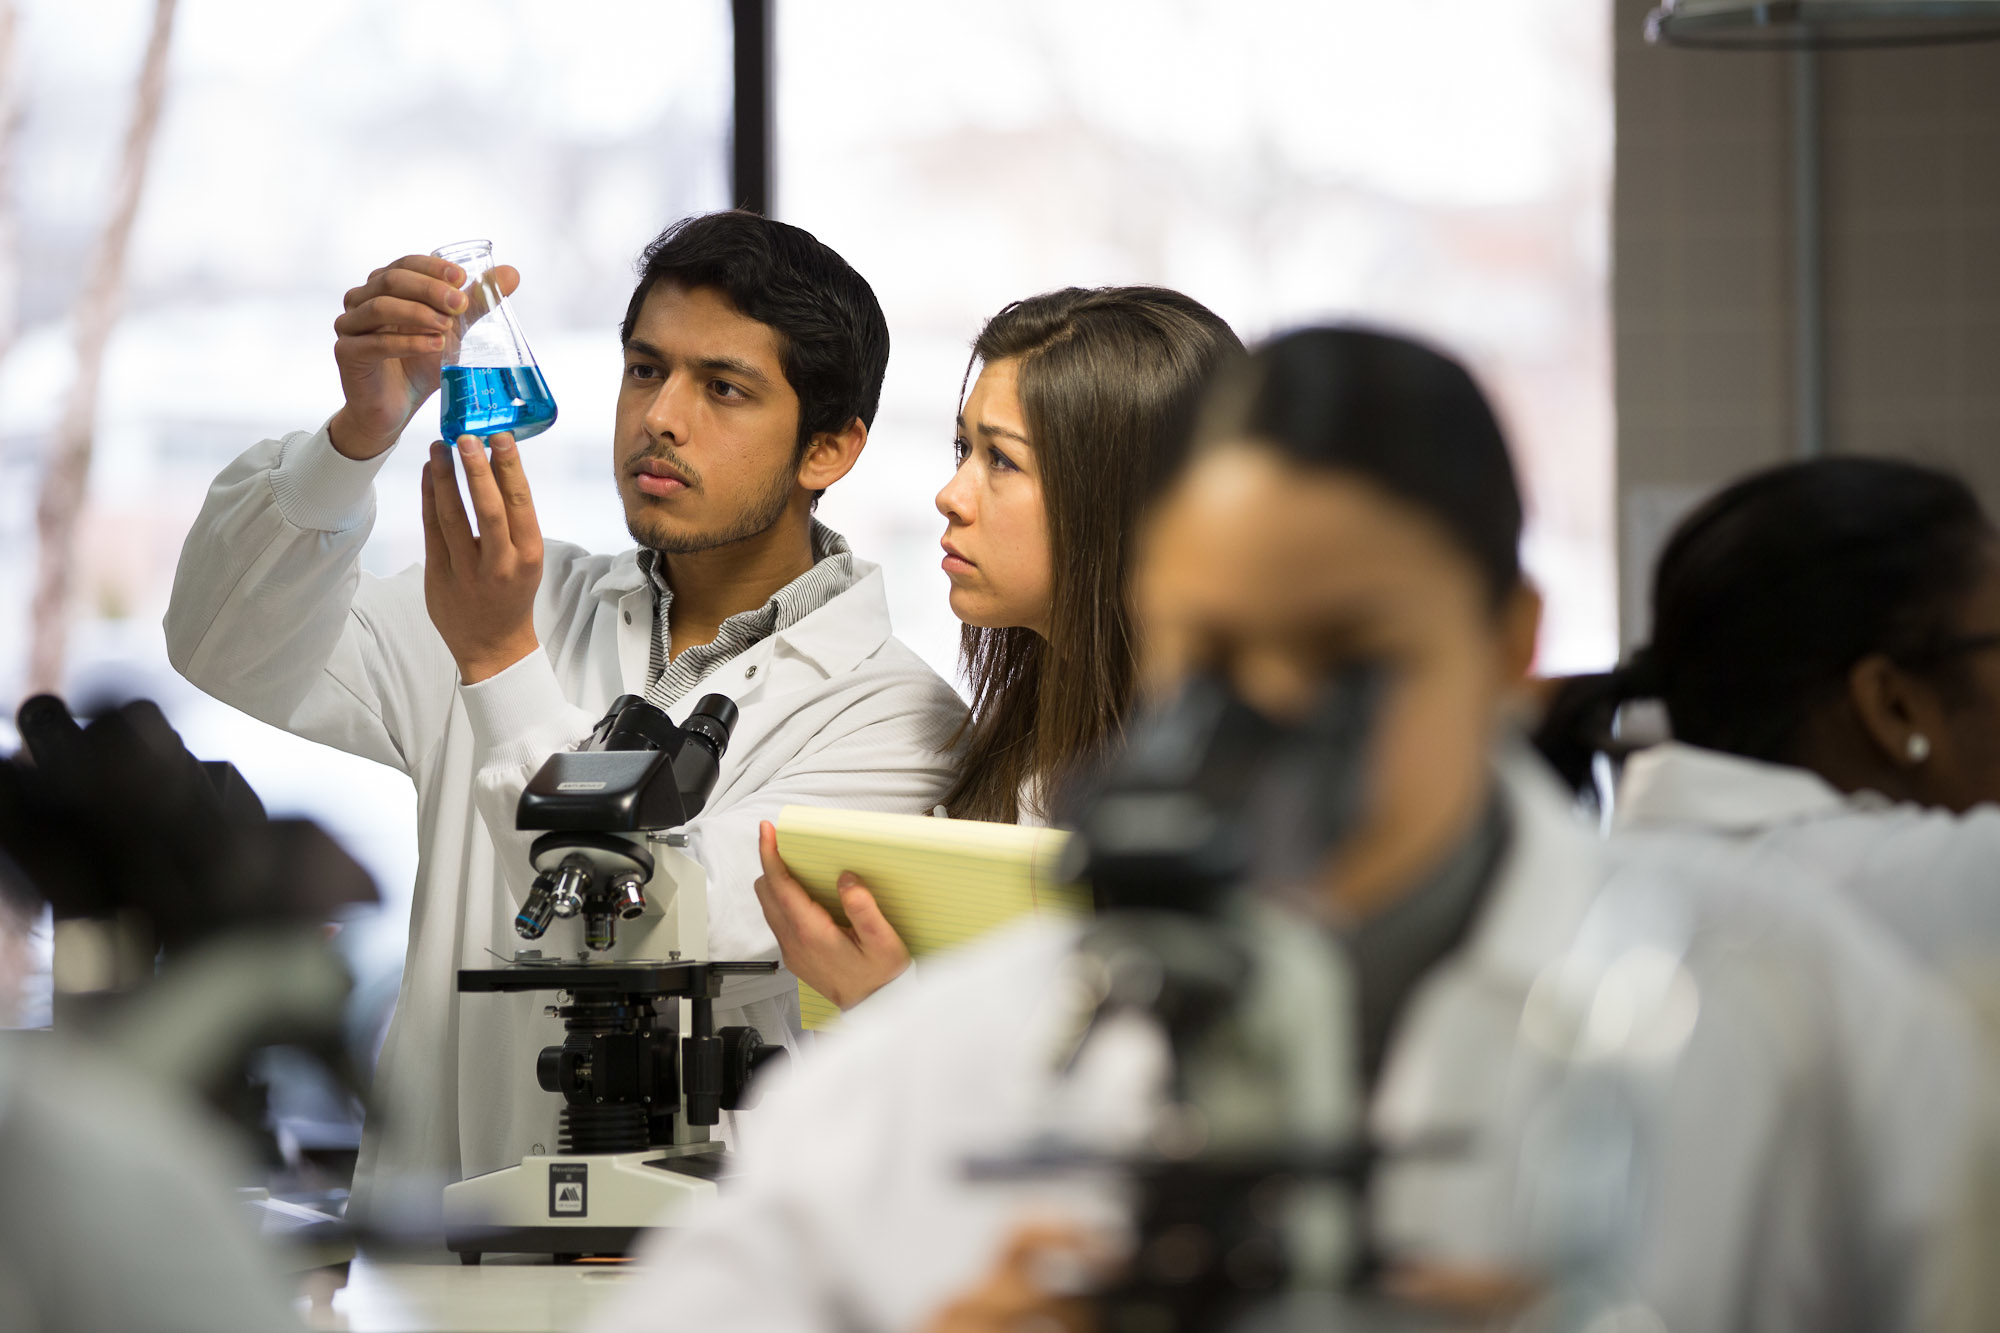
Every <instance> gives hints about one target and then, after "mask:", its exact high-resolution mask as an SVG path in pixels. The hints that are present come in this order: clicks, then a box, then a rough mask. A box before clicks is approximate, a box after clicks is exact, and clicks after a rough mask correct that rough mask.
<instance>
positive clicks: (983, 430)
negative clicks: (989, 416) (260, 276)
mask: <svg viewBox="0 0 2000 1333" xmlns="http://www.w3.org/2000/svg"><path fill="white" fill-rule="evenodd" d="M959 424H960V425H963V424H964V419H963V418H960V421H959ZM978 430H979V433H980V434H981V435H998V436H1000V437H1001V438H1003V439H1008V440H1019V441H1020V442H1021V443H1022V444H1027V443H1028V437H1027V436H1025V435H1023V434H1021V432H1020V431H1018V430H1008V429H1007V428H1006V427H1005V426H996V425H994V424H993V423H991V422H989V421H982V422H980V423H979V427H978Z"/></svg>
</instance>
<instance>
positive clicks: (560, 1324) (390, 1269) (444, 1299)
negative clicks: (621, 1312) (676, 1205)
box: [302, 1255, 632, 1333]
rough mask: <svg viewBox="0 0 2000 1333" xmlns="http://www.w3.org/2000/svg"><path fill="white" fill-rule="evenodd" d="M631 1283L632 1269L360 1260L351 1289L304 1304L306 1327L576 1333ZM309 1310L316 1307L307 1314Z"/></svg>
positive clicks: (523, 1259) (519, 1259)
mask: <svg viewBox="0 0 2000 1333" xmlns="http://www.w3.org/2000/svg"><path fill="white" fill-rule="evenodd" d="M631 1280H632V1274H631V1271H630V1265H629V1264H598V1263H575V1264H555V1263H551V1262H550V1261H549V1260H548V1259H546V1258H532V1257H528V1256H498V1255H489V1256H487V1258H486V1261H485V1262H484V1263H482V1264H480V1265H478V1266H477V1267H473V1266H469V1265H465V1264H461V1263H460V1262H459V1261H458V1258H457V1256H455V1255H450V1256H441V1257H440V1258H439V1259H438V1260H437V1261H436V1262H430V1261H427V1260H418V1261H411V1260H406V1259H398V1260H395V1261H384V1260H371V1259H369V1258H367V1257H365V1256H364V1257H362V1258H358V1259H356V1260H355V1261H354V1263H353V1265H352V1267H351V1268H349V1270H348V1274H347V1285H346V1286H344V1287H342V1288H340V1289H339V1290H337V1291H335V1292H333V1294H332V1299H331V1300H330V1301H326V1300H323V1299H320V1298H318V1297H315V1298H314V1299H311V1300H308V1301H302V1311H303V1313H304V1317H305V1322H306V1327H307V1328H311V1329H328V1330H334V1329H338V1330H346V1331H347V1333H570V1330H575V1329H581V1328H584V1327H586V1326H587V1325H588V1324H589V1323H590V1322H591V1320H592V1319H593V1318H595V1317H596V1316H598V1315H600V1314H602V1313H603V1312H604V1311H605V1310H606V1309H607V1308H608V1307H609V1306H610V1305H611V1303H612V1302H613V1301H615V1300H617V1299H618V1296H619V1293H620V1292H621V1291H623V1290H624V1288H625V1286H626V1284H627V1283H629V1282H630V1281H631ZM306 1306H310V1308H305V1307H306Z"/></svg>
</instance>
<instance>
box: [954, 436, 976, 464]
mask: <svg viewBox="0 0 2000 1333" xmlns="http://www.w3.org/2000/svg"><path fill="white" fill-rule="evenodd" d="M971 454H972V443H971V441H969V440H967V439H966V438H965V437H964V436H963V435H961V436H959V437H958V438H957V439H955V440H953V441H952V442H951V461H952V462H953V463H954V464H956V465H957V466H959V467H964V466H965V460H966V459H967V458H968V457H970V456H971Z"/></svg>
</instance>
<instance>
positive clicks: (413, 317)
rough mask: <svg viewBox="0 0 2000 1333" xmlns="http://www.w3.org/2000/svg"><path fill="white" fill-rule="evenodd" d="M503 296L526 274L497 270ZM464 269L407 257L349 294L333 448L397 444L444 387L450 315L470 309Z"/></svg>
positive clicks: (340, 329)
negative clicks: (442, 361) (341, 397)
mask: <svg viewBox="0 0 2000 1333" xmlns="http://www.w3.org/2000/svg"><path fill="white" fill-rule="evenodd" d="M493 278H494V281H495V282H496V283H498V284H499V287H500V291H501V294H502V295H509V296H511V295H512V294H513V292H514V289H515V288H516V287H518V286H520V283H521V275H520V274H519V273H517V272H516V271H515V270H514V269H512V268H509V267H507V266H505V265H502V266H501V267H499V268H496V269H494V270H493ZM464 281H465V270H464V269H462V268H460V267H459V266H458V265H456V264H454V263H451V262H450V261H449V260H444V259H439V258H438V257H437V256H435V255H405V256H403V258H401V259H398V260H397V261H396V262H395V263H393V264H390V265H388V266H387V267H384V268H378V269H376V270H375V271H374V272H373V273H370V274H369V275H368V281H366V282H364V283H362V284H361V285H360V286H359V287H356V288H354V289H353V290H352V291H350V292H348V293H347V296H346V297H345V305H346V307H347V308H346V309H345V310H343V311H342V312H341V314H340V317H339V318H337V319H335V320H334V321H333V332H334V335H335V336H334V343H333V360H334V364H335V365H336V366H338V367H339V368H340V388H341V392H342V393H343V394H344V395H345V398H346V401H345V402H344V403H343V404H342V405H341V408H340V410H339V411H338V412H336V413H334V415H333V421H332V423H331V425H330V427H329V433H330V435H331V436H332V439H333V447H334V448H335V449H337V450H339V451H340V452H341V453H343V454H345V455H347V456H348V457H349V458H355V459H361V458H373V457H375V456H376V455H377V454H379V453H381V452H383V451H384V450H386V449H387V448H388V447H389V446H390V445H392V444H394V443H395V442H396V438H397V437H398V436H399V435H401V434H402V433H403V427H405V426H407V425H409V424H410V418H411V417H413V416H415V415H416V414H417V409H418V408H419V407H422V406H423V404H424V400H425V399H426V398H428V397H430V396H431V395H432V394H434V393H436V392H437V387H438V374H439V369H440V364H439V363H440V358H441V357H442V356H443V353H444V338H445V334H446V332H447V331H448V330H449V329H450V328H451V321H452V319H453V317H454V316H456V315H457V314H458V313H459V312H460V311H462V310H464V309H465V302H466V297H465V293H464V292H462V291H460V290H459V286H460V284H462V283H463V282H464Z"/></svg>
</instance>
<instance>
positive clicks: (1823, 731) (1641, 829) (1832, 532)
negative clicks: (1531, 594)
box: [1536, 457, 2000, 980]
mask: <svg viewBox="0 0 2000 1333" xmlns="http://www.w3.org/2000/svg"><path fill="white" fill-rule="evenodd" d="M1641 699H1657V700H1658V701H1660V702H1661V703H1662V704H1664V705H1665V708H1666V712H1667V715H1668V718H1669V720H1670V725H1671V730H1672V735H1673V739H1672V740H1670V741H1667V742H1666V743H1664V744H1659V745H1654V746H1652V747H1650V748H1646V749H1643V750H1640V751H1638V752H1637V753H1634V754H1632V755H1631V756H1630V758H1629V759H1627V760H1626V761H1625V764H1624V772H1623V775H1622V777H1621V779H1620V781H1619V782H1618V784H1617V791H1616V799H1615V802H1614V809H1613V814H1612V823H1613V828H1614V830H1615V832H1616V834H1617V835H1618V839H1619V840H1621V841H1624V842H1626V843H1628V844H1632V845H1634V846H1635V847H1639V846H1641V845H1643V846H1647V847H1651V848H1652V853H1651V854H1654V855H1657V856H1660V857H1662V858H1669V859H1671V858H1673V857H1677V856H1686V855H1693V854H1696V852H1697V850H1698V849H1705V850H1708V851H1718V850H1719V851H1725V852H1726V853H1727V854H1728V855H1730V856H1731V857H1733V858H1736V859H1738V860H1740V861H1742V862H1743V863H1744V865H1745V868H1746V869H1747V870H1748V871H1749V872H1750V873H1752V874H1753V875H1754V874H1759V873H1763V872H1764V871H1765V870H1767V869H1769V868H1770V867H1774V866H1778V865H1783V864H1796V863H1804V865H1805V866H1807V867H1808V868H1810V869H1811V870H1812V871H1813V872H1814V878H1815V879H1816V880H1817V881H1818V882H1820V883H1822V884H1824V885H1826V886H1828V887H1830V888H1831V889H1833V890H1834V891H1837V892H1839V893H1841V894H1843V895H1845V896H1847V897H1850V898H1852V899H1853V900H1854V901H1855V902H1856V903H1858V904H1859V905H1861V906H1862V907H1863V908H1864V909H1865V910H1866V911H1867V912H1868V913H1869V914H1870V915H1872V916H1873V917H1874V918H1876V919H1877V920H1878V921H1880V922H1881V923H1883V924H1884V925H1886V926H1887V927H1888V928H1889V929H1890V930H1891V931H1892V932H1893V933H1894V934H1896V935H1897V936H1900V937H1901V939H1902V940H1903V941H1904V942H1905V943H1906V944H1908V945H1909V946H1910V947H1911V948H1912V949H1914V950H1915V951H1916V952H1917V953H1918V954H1919V955H1921V956H1922V957H1924V958H1925V959H1927V960H1929V961H1930V962H1931V963H1932V964H1934V965H1935V966H1937V967H1939V968H1940V969H1942V970H1943V971H1945V972H1947V973H1957V974H1959V978H1960V979H1961V980H1965V979H1967V974H1968V973H1969V972H1971V971H1973V970H1976V969H1979V968H1982V967H1985V966H1990V964H1991V962H1992V959H1993V955H1994V952H1995V948H1996V946H1997V945H2000V807H1996V805H1995V804H1994V803H1995V802H2000V537H1996V534H1995V532H1994V529H1993V526H1992V524H1991V523H1990V522H1989V520H1988V519H1987V516H1986V514H1985V513H1984V511H1983V510H1982V509H1981V508H1980V505H1979V501H1978V500H1977V499H1976V498H1975V497H1974V496H1973V494H1972V492H1971V490H1970V489H1969V488H1967V486H1966V485H1965V483H1964V482H1962V481H1960V480H1959V479H1958V478H1956V477H1953V476H1951V475H1949V474H1947V473H1944V472H1940V471H1937V470H1935V469H1932V468H1927V467H1922V466H1919V465H1917V464H1914V463H1906V462H1898V461H1894V460H1890V459H1882V458H1861V457H1844V458H1828V459H1821V460H1818V461H1814V462H1810V463H1799V464H1792V465H1788V466H1783V467H1778V468H1773V469H1770V470H1768V471H1765V472H1760V473H1757V474H1755V475H1753V476H1750V477H1748V478H1745V479H1744V480H1742V481H1739V482H1737V483H1736V484H1734V485H1732V486H1730V487H1728V488H1726V489H1725V490H1723V491H1722V492H1720V493H1719V494H1717V495H1716V496H1714V497H1713V498H1712V499H1710V500H1709V501H1708V502H1707V503H1705V504H1703V505H1702V506H1700V507H1699V508H1698V509H1696V510H1695V511H1694V512H1693V513H1692V514H1691V515H1689V517H1688V518H1687V519H1686V520H1685V521H1683V522H1682V523H1681V524H1680V526H1679V528H1678V529H1677V530H1676V531H1675V532H1674V534H1673V536H1672V537H1671V539H1670V540H1669V541H1668V543H1667V546H1666V549H1665V551H1664V552H1663V553H1662V554H1661V556H1660V560H1659V564H1658V566H1657V567H1656V569H1655V572H1654V578H1653V599H1652V642H1651V644H1650V646H1648V647H1645V648H1642V649H1640V650H1639V651H1637V652H1635V653H1634V654H1632V655H1631V656H1630V657H1629V658H1628V659H1627V660H1626V662H1625V664H1624V665H1622V666H1620V667H1619V668H1618V669H1617V670H1615V671H1613V672H1610V673H1609V674H1607V675H1602V676H1586V677H1580V678H1576V679H1573V680H1570V681H1566V682H1564V683H1563V685H1562V686H1561V688H1560V689H1559V691H1558V693H1557V695H1556V697H1555V699H1554V700H1553V702H1552V703H1551V705H1550V707H1549V710H1548V714H1547V717H1546V719H1545V720H1544V722H1543V724H1542V726H1541V729H1540V731H1539V733H1538V734H1537V736H1536V740H1537V743H1538V744H1539V745H1540V747H1541V748H1542V751H1543V753H1544V754H1545V755H1546V756H1547V757H1548V758H1549V760H1550V761H1551V762H1552V763H1553V764H1554V765H1555V766H1556V768H1557V769H1558V770H1559V771H1561V772H1562V774H1563V775H1564V777H1565V778H1567V779H1568V780H1569V781H1570V782H1571V783H1572V784H1573V785H1575V786H1577V787H1578V789H1579V790H1581V791H1584V792H1586V793H1588V792H1590V791H1592V790H1593V789H1594V780H1593V767H1594V765H1595V757H1596V755H1597V754H1599V753H1603V752H1605V751H1607V750H1616V749H1617V748H1618V747H1617V746H1616V745H1615V744H1614V743H1613V741H1612V739H1611V727H1612V720H1613V717H1614V715H1615V714H1616V712H1617V710H1618V709H1619V708H1620V707H1622V706H1623V705H1624V704H1625V703H1627V702H1630V701H1633V700H1641Z"/></svg>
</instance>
